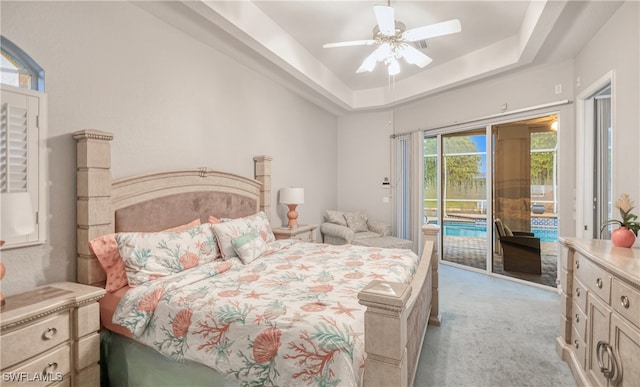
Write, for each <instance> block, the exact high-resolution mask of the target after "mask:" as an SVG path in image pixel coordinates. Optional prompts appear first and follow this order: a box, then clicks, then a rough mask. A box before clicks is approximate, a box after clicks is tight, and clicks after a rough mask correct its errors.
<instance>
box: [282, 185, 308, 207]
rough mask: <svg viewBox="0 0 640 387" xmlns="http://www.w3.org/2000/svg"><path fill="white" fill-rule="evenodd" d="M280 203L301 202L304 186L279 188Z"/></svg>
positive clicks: (302, 201) (302, 200)
mask: <svg viewBox="0 0 640 387" xmlns="http://www.w3.org/2000/svg"><path fill="white" fill-rule="evenodd" d="M280 203H282V204H303V203H304V188H282V189H281V190H280Z"/></svg>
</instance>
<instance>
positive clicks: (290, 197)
mask: <svg viewBox="0 0 640 387" xmlns="http://www.w3.org/2000/svg"><path fill="white" fill-rule="evenodd" d="M280 203H282V204H285V205H286V206H287V207H289V212H288V213H287V217H288V218H289V224H287V226H288V227H289V228H296V227H298V213H297V212H296V206H297V205H298V204H303V203H304V188H282V189H281V190H280Z"/></svg>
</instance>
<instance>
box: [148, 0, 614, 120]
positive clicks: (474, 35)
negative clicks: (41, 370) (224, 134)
mask: <svg viewBox="0 0 640 387" xmlns="http://www.w3.org/2000/svg"><path fill="white" fill-rule="evenodd" d="M621 3H622V2H620V1H593V0H588V1H586V0H585V1H582V0H570V1H567V0H551V1H539V0H534V1H525V0H519V1H515V0H512V1H489V0H474V1H431V0H423V1H402V0H397V1H391V6H392V7H393V8H394V11H395V16H396V20H398V21H401V22H403V23H404V24H405V25H406V27H407V29H411V28H415V27H420V26H423V25H428V24H433V23H437V22H441V21H446V20H450V19H459V20H460V22H461V24H462V31H461V32H460V33H457V34H452V35H447V36H441V37H437V38H432V39H429V40H428V41H427V48H425V49H424V50H423V52H424V53H425V54H427V55H428V56H430V57H431V58H432V59H433V62H432V63H431V64H429V65H428V66H426V67H425V68H424V69H420V68H418V67H417V66H414V65H410V64H407V63H405V62H402V63H401V67H402V71H401V73H400V74H399V75H397V76H395V78H394V79H390V78H389V76H388V75H387V72H386V69H385V68H384V66H382V65H381V64H378V65H377V66H376V68H375V70H374V71H373V72H371V73H369V72H365V73H360V74H356V73H355V70H356V69H357V68H358V67H359V66H360V64H361V63H362V61H363V60H364V58H365V57H366V56H367V55H368V54H369V53H370V52H372V51H373V50H374V49H375V47H374V46H358V47H339V48H329V49H325V48H322V45H323V44H324V43H330V42H339V41H348V40H360V39H370V38H371V37H372V31H373V28H374V26H375V25H376V21H375V16H374V13H373V6H374V5H380V4H382V5H386V4H387V3H386V2H385V1H384V0H382V1H346V0H342V1H309V0H289V1H282V0H280V1H248V0H246V1H184V2H177V1H171V2H166V1H159V2H140V3H136V4H137V5H138V6H140V7H141V8H143V9H146V10H147V11H149V12H151V13H152V14H154V15H156V16H158V17H160V18H162V19H163V20H165V21H167V22H168V23H170V24H173V25H174V26H176V27H178V28H180V29H182V30H184V31H185V32H187V33H189V34H191V35H193V36H194V37H196V38H198V39H200V40H202V41H203V42H206V43H208V44H211V45H212V46H214V47H215V48H217V49H222V50H223V51H225V52H226V53H228V54H230V55H232V56H233V57H235V58H237V59H238V60H240V61H242V62H244V63H245V64H247V65H248V66H250V67H253V68H256V69H259V70H260V71H263V72H265V71H266V72H268V74H269V76H275V77H278V79H279V80H280V81H282V82H283V84H285V86H288V87H291V88H293V89H295V90H296V91H297V92H299V93H300V94H302V95H304V96H305V97H308V98H310V99H311V100H313V101H314V102H316V103H318V104H320V105H321V106H323V107H325V108H327V109H329V110H331V111H334V112H344V111H351V110H358V109H375V108H384V107H387V106H390V105H393V104H397V103H402V102H406V101H411V100H415V99H417V98H420V97H422V96H425V95H430V94H434V93H437V92H440V91H443V90H447V89H449V88H452V87H456V86H459V85H462V84H466V83H469V82H473V81H476V80H478V79H483V78H486V77H491V76H495V75H497V74H500V73H503V72H506V71H510V70H513V69H517V68H522V67H523V66H529V65H535V64H542V63H551V62H558V61H563V60H566V59H570V58H573V57H574V56H575V55H576V54H577V53H578V52H579V50H580V49H581V48H582V47H583V46H584V44H586V43H587V42H588V41H589V39H591V38H592V37H593V35H594V34H595V33H596V32H597V31H598V29H599V28H600V27H601V26H602V25H603V23H604V22H605V21H606V20H607V19H608V18H609V17H610V16H611V15H612V14H613V12H614V11H615V10H616V9H617V8H618V7H619V6H620V4H621Z"/></svg>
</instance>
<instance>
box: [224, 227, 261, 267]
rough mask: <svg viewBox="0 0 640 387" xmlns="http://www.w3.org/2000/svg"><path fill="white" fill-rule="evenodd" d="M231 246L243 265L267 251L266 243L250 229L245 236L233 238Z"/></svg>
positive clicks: (256, 232)
mask: <svg viewBox="0 0 640 387" xmlns="http://www.w3.org/2000/svg"><path fill="white" fill-rule="evenodd" d="M231 244H232V245H233V249H234V250H235V252H236V253H237V254H238V256H239V257H240V259H241V260H242V263H244V264H245V265H246V264H248V263H251V262H253V261H254V260H255V259H256V258H259V257H260V256H261V255H262V254H264V252H265V251H267V243H266V242H265V241H264V239H262V237H261V236H260V234H259V233H258V230H256V229H252V230H251V231H250V232H249V233H247V234H244V235H242V236H239V237H235V238H233V239H232V240H231Z"/></svg>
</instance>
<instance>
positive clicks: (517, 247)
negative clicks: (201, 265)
mask: <svg viewBox="0 0 640 387" xmlns="http://www.w3.org/2000/svg"><path fill="white" fill-rule="evenodd" d="M495 226H496V230H497V231H498V238H499V240H500V246H501V247H502V264H503V267H504V270H505V271H516V272H520V273H530V274H538V275H539V274H542V258H541V257H540V238H536V237H535V236H534V234H533V233H531V232H525V231H511V230H510V229H509V227H507V226H506V225H505V224H503V223H502V221H501V220H500V219H499V218H496V220H495Z"/></svg>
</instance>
